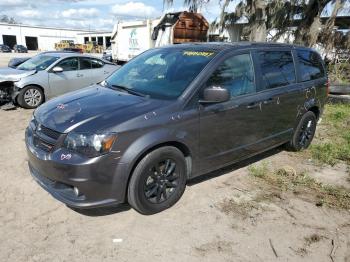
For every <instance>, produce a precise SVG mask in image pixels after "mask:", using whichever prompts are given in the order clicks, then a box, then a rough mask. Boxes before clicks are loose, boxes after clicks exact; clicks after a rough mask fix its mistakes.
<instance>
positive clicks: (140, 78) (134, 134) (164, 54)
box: [25, 43, 328, 214]
mask: <svg viewBox="0 0 350 262" xmlns="http://www.w3.org/2000/svg"><path fill="white" fill-rule="evenodd" d="M327 88H328V81H327V75H326V71H325V67H324V64H323V61H322V59H321V57H320V55H319V54H318V53H317V52H315V51H314V50H312V49H309V48H304V47H299V46H293V45H286V44H272V43H234V44H225V43H204V44H203V43H202V44H181V45H174V46H169V47H162V48H156V49H151V50H148V51H146V52H144V53H143V54H141V55H139V56H138V57H136V58H134V59H133V60H131V61H130V62H128V63H127V64H125V65H124V66H123V67H121V68H120V69H119V70H118V71H116V72H115V73H114V74H112V75H111V76H110V77H109V78H107V79H106V80H105V81H104V82H102V83H100V84H97V85H94V86H92V87H89V88H85V89H82V90H80V91H77V92H73V93H69V94H66V95H64V96H61V97H59V98H56V99H52V100H51V101H49V102H47V103H45V104H43V105H42V106H40V107H39V108H38V109H37V110H36V111H35V112H34V115H33V119H32V120H31V122H30V124H29V127H28V128H27V130H26V139H25V141H26V146H27V151H28V156H29V161H28V162H29V168H30V172H31V174H32V176H33V177H34V179H35V180H36V181H37V182H38V183H39V184H40V185H41V186H42V187H43V188H44V189H46V190H47V191H48V192H50V193H51V194H52V195H53V196H54V197H55V198H56V199H58V200H60V201H62V202H64V203H65V204H67V205H68V206H71V207H75V208H94V207H101V206H108V205H116V204H120V203H124V202H128V203H129V204H130V205H131V206H132V207H133V208H135V209H136V210H137V211H139V212H140V213H142V214H153V213H156V212H160V211H162V210H164V209H166V208H168V207H170V206H172V205H173V204H175V203H176V202H177V201H178V200H179V199H180V197H181V195H182V194H183V192H184V190H185V187H186V181H187V180H188V179H191V178H194V177H197V176H199V175H202V174H204V173H208V172H210V171H213V170H216V169H218V168H221V167H223V166H226V165H229V164H232V163H235V162H238V161H240V160H242V159H245V158H248V157H251V156H253V155H256V154H259V153H261V152H263V151H266V150H268V149H271V148H273V147H277V146H279V145H283V144H287V145H288V146H289V148H290V149H292V150H302V149H304V148H307V147H308V146H309V145H310V143H311V141H312V139H313V136H314V133H315V130H316V124H317V120H318V119H319V118H320V116H321V114H322V111H323V108H324V104H325V102H326V99H327V90H328V89H327Z"/></svg>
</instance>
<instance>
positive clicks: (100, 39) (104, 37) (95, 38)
mask: <svg viewBox="0 0 350 262" xmlns="http://www.w3.org/2000/svg"><path fill="white" fill-rule="evenodd" d="M111 35H112V32H109V31H96V32H88V33H78V43H79V44H80V43H81V44H87V43H88V42H96V44H98V45H102V46H103V47H104V48H107V47H109V46H110V45H111Z"/></svg>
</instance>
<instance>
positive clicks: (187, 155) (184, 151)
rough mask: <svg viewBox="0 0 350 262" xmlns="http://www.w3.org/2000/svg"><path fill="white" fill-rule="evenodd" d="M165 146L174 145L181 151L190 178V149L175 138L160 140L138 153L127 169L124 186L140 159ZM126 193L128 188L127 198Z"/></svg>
mask: <svg viewBox="0 0 350 262" xmlns="http://www.w3.org/2000/svg"><path fill="white" fill-rule="evenodd" d="M166 146H172V147H175V148H177V149H178V150H180V151H181V153H182V154H183V155H184V157H185V161H186V172H187V174H186V175H187V179H189V178H190V174H191V171H192V155H191V151H190V149H189V147H188V146H187V145H186V144H185V143H183V142H179V141H176V140H169V141H164V142H161V143H158V144H153V145H152V146H149V147H148V148H146V149H145V150H144V151H142V153H141V154H139V155H138V157H137V158H136V160H135V161H134V162H133V163H132V165H131V168H130V169H129V171H128V174H127V183H126V188H128V187H129V183H130V179H131V177H132V174H133V172H134V170H135V168H136V166H137V165H138V164H139V163H140V161H141V160H142V159H143V158H144V157H145V156H146V155H147V154H149V153H150V152H152V151H154V150H156V149H158V148H162V147H166ZM127 194H128V190H126V192H125V197H126V198H125V199H127Z"/></svg>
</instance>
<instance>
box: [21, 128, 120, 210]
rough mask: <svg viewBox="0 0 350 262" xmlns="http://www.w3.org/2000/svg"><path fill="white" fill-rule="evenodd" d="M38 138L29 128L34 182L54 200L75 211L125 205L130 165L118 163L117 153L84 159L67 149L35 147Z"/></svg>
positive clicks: (27, 132)
mask: <svg viewBox="0 0 350 262" xmlns="http://www.w3.org/2000/svg"><path fill="white" fill-rule="evenodd" d="M35 136H36V134H35V132H33V130H32V129H31V128H30V127H28V128H27V130H26V137H25V142H26V147H27V153H28V164H29V170H30V173H31V175H32V176H33V178H34V180H35V181H36V182H37V183H38V184H39V185H40V186H42V187H43V188H44V189H45V190H46V191H48V192H49V193H50V194H51V195H52V196H53V197H54V198H56V199H57V200H59V201H61V202H63V203H65V204H66V205H68V206H71V207H74V208H96V207H103V206H110V205H117V204H121V203H124V202H125V195H126V187H127V176H126V173H125V170H126V168H127V165H126V164H121V163H118V161H117V159H118V155H116V153H110V154H107V155H104V156H100V157H97V158H84V157H82V156H80V155H78V154H74V153H73V152H69V151H68V150H66V149H63V148H58V149H55V150H53V151H52V152H46V151H45V150H43V149H41V148H38V147H37V146H35V145H34V142H33V141H34V140H33V139H34V137H35ZM68 155H70V157H68V158H67V156H68ZM62 156H65V157H62ZM74 188H77V189H78V190H79V194H77V191H75V190H74Z"/></svg>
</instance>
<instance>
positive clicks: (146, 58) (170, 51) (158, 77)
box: [107, 48, 216, 100]
mask: <svg viewBox="0 0 350 262" xmlns="http://www.w3.org/2000/svg"><path fill="white" fill-rule="evenodd" d="M215 54H216V53H215V52H214V51H211V50H208V49H205V50H203V49H201V48H188V49H185V50H184V49H182V48H177V49H175V48H161V49H151V50H149V51H146V52H144V53H143V54H141V55H139V56H137V57H136V58H134V59H132V60H131V61H130V62H128V63H126V64H125V65H123V66H122V67H121V68H120V69H119V70H117V71H116V72H115V73H114V74H113V75H111V76H110V77H109V78H107V82H108V83H109V84H110V85H120V86H124V87H127V88H130V89H132V90H134V91H137V92H140V93H143V94H145V95H149V96H150V97H152V98H156V99H169V100H172V99H176V98H177V97H179V96H180V95H181V94H182V92H183V91H184V90H185V89H186V88H187V86H188V85H189V84H190V83H191V82H192V81H193V79H194V78H195V77H196V76H197V75H198V74H199V73H200V72H201V71H202V69H203V68H204V67H205V66H206V65H207V64H208V63H209V61H211V60H212V59H213V57H215Z"/></svg>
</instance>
